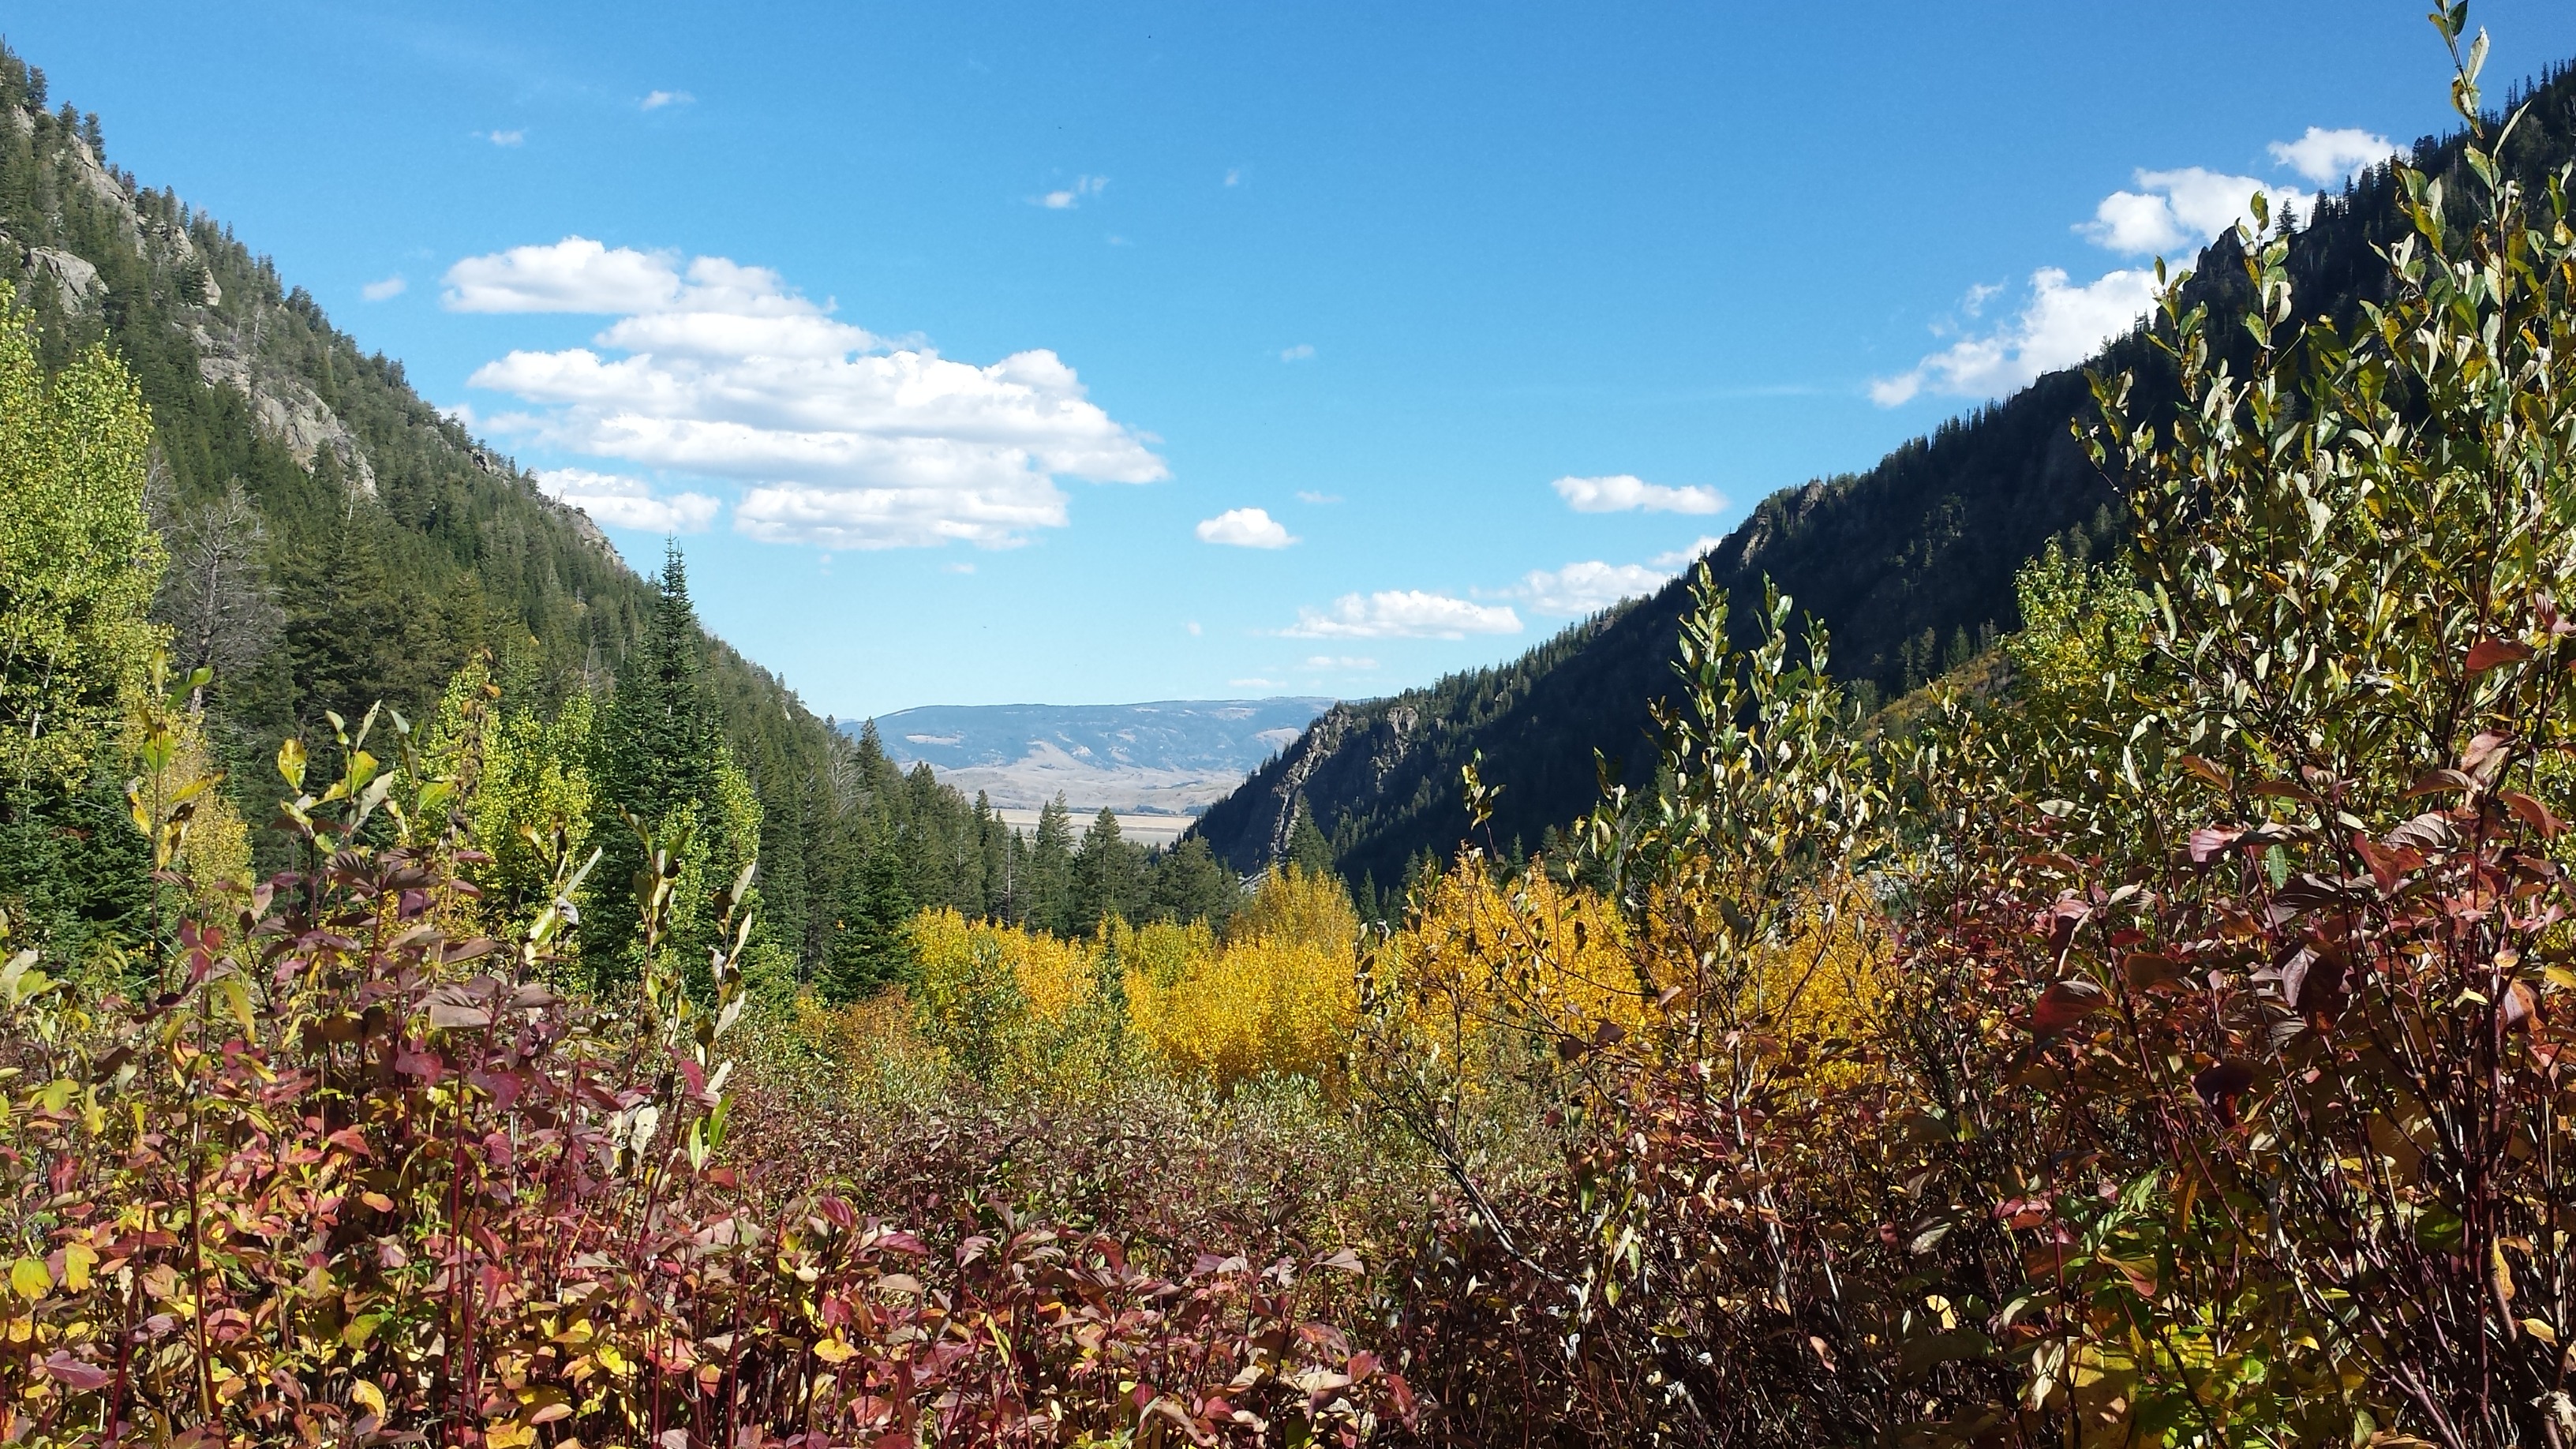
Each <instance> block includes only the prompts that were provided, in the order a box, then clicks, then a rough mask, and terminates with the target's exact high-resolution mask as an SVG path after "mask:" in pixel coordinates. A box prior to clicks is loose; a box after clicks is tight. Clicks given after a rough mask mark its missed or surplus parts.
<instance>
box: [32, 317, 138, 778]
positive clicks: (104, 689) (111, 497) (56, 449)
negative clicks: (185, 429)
mask: <svg viewBox="0 0 2576 1449" xmlns="http://www.w3.org/2000/svg"><path fill="white" fill-rule="evenodd" d="M27 326H28V322H27V315H26V313H25V312H24V311H23V310H21V309H20V308H19V307H18V305H17V302H16V299H15V295H14V293H12V292H10V291H9V289H8V288H7V287H6V286H5V285H0V788H5V789H14V790H21V791H23V790H28V789H32V788H37V787H39V786H42V787H45V788H49V789H50V788H59V787H63V786H68V785H72V784H74V783H76V782H78V781H79V780H81V779H82V778H83V777H84V776H85V775H86V774H87V772H88V768H89V764H90V759H91V756H92V755H93V754H94V753H95V752H96V751H97V750H98V749H99V747H100V745H101V743H102V741H103V740H104V739H105V738H106V737H107V734H108V732H109V730H110V728H111V726H112V725H113V724H114V723H115V721H116V720H117V718H118V717H119V715H120V713H121V712H122V710H123V708H124V707H125V704H126V702H127V700H128V698H129V697H130V696H131V695H133V694H134V692H135V691H136V690H138V689H139V688H140V687H141V686H142V684H143V681H144V675H145V672H146V671H147V669H148V668H149V667H150V664H151V659H152V654H153V651H154V649H155V648H157V647H158V646H159V644H160V642H161V638H160V631H159V630H158V629H157V628H156V627H154V626H153V624H152V623H151V622H150V621H149V619H148V618H147V617H146V611H147V610H148V609H149V608H150V606H151V602H152V594H153V590H154V589H155V588H156V587H157V586H158V585H159V583H160V578H161V569H162V563H163V554H162V549H161V543H160V540H159V539H158V538H157V537H155V536H154V534H153V533H152V530H151V527H150V525H149V523H148V521H147V519H146V517H145V513H144V507H143V487H144V480H145V476H146V471H147V469H146V465H147V459H148V457H149V455H150V452H151V448H152V422H151V418H150V416H149V415H148V414H147V413H146V412H145V411H144V406H143V397H142V394H141V393H140V391H138V390H137V388H136V387H135V385H134V381H133V379H132V378H131V377H129V376H128V375H127V373H126V370H125V368H124V366H123V365H122V364H121V363H119V362H118V361H117V360H116V359H115V358H114V357H112V356H110V355H109V354H108V353H107V351H106V350H105V349H104V348H96V347H93V348H90V349H88V350H86V351H84V352H82V353H81V354H80V355H79V356H78V357H77V358H75V359H74V360H73V362H72V364H71V365H70V366H69V367H67V368H65V369H64V370H63V371H62V372H60V373H59V374H57V375H55V376H53V377H51V378H48V377H46V376H45V374H44V372H43V370H42V369H41V368H40V367H39V366H38V365H37V361H36V352H35V346H34V341H33V339H32V338H31V337H30V336H29V334H28V330H27Z"/></svg>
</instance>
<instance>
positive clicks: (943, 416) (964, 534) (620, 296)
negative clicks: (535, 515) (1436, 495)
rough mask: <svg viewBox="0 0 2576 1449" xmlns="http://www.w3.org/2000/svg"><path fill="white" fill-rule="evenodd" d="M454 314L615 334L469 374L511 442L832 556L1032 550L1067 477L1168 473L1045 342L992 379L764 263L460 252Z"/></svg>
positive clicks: (606, 251) (566, 244)
mask: <svg viewBox="0 0 2576 1449" xmlns="http://www.w3.org/2000/svg"><path fill="white" fill-rule="evenodd" d="M446 280H447V287H446V291H445V293H444V296H443V300H444V302H445V303H446V305H447V306H448V307H449V308H451V309H452V310H456V311H462V312H500V313H516V312H573V313H594V314H606V315H610V316H613V317H614V318H615V319H616V320H615V321H613V322H611V323H610V324H609V325H608V326H607V327H606V328H605V329H603V330H602V331H600V332H599V333H598V334H596V335H595V336H594V337H593V338H592V339H591V341H592V343H593V346H591V347H573V348H566V349H563V350H560V351H551V352H534V351H516V352H512V353H510V354H509V355H507V356H505V357H502V358H500V359H498V360H496V361H493V362H489V363H486V364H484V365H483V366H482V367H480V368H478V369H476V370H475V372H474V373H473V375H472V376H471V377H469V378H468V379H467V381H468V383H469V384H470V385H472V386H474V387H478V388H483V389H487V390H490V391H494V392H501V393H507V394H510V395H511V396H513V397H515V398H517V399H519V400H520V401H521V402H523V403H525V404H528V405H530V406H529V408H528V409H527V410H525V411H518V412H510V413H502V414H497V415H494V416H492V417H490V418H488V419H486V425H487V426H488V427H490V428H491V429H492V430H493V431H495V432H499V433H512V434H518V435H522V436H525V437H527V438H529V439H531V440H533V441H534V442H537V443H539V444H541V445H543V446H546V447H549V448H553V449H556V450H559V451H562V452H567V453H574V454H579V455H582V456H586V457H593V458H602V459H612V460H616V461H618V462H622V463H627V464H631V465H635V466H640V467H645V468H651V469H656V470H666V471H670V472H678V473H686V474H694V475H699V476H703V477H708V478H718V479H728V480H732V481H735V482H737V483H739V484H740V485H742V487H743V490H744V491H743V493H742V495H741V497H740V499H739V500H738V501H737V502H736V503H735V505H734V509H733V514H734V526H735V527H736V528H737V529H739V530H740V531H742V532H744V533H746V534H749V535H751V536H752V537H754V538H759V539H764V540H768V541H773V542H801V543H811V544H816V545H819V546H821V547H824V548H830V549H849V548H899V547H911V546H920V545H930V544H939V543H945V542H949V541H952V540H954V541H963V542H968V543H974V544H979V545H983V546H986V547H1004V546H1008V545H1011V544H1015V543H1020V542H1024V541H1025V540H1026V538H1027V536H1028V534H1029V532H1030V531H1031V530H1034V529H1039V528H1059V527H1062V526H1064V524H1065V522H1066V516H1065V495H1064V493H1063V491H1062V490H1061V489H1060V488H1058V487H1057V485H1056V480H1057V479H1058V478H1060V477H1074V478H1083V479H1088V480H1091V481H1094V482H1104V483H1148V482H1155V481H1159V480H1161V479H1163V478H1167V477H1169V476H1170V473H1169V470H1168V469H1167V468H1166V467H1165V466H1164V463H1163V460H1162V459H1161V458H1159V457H1157V456H1156V455H1155V454H1154V453H1153V451H1152V450H1151V448H1150V447H1149V446H1148V444H1149V442H1150V441H1151V439H1150V436H1149V435H1146V434H1142V433H1139V432H1137V431H1136V430H1134V429H1132V428H1129V427H1127V426H1125V425H1124V424H1121V423H1119V422H1117V421H1115V420H1114V419H1112V418H1111V417H1110V416H1109V415H1108V414H1107V413H1106V412H1104V411H1102V410H1101V408H1100V407H1099V405H1098V404H1096V403H1093V402H1092V401H1091V400H1090V399H1089V397H1088V396H1087V395H1086V393H1085V391H1084V388H1083V385H1082V381H1081V379H1080V378H1079V377H1078V376H1076V375H1075V373H1074V370H1073V369H1072V368H1070V367H1068V366H1066V365H1065V363H1064V361H1063V359H1061V358H1059V357H1057V356H1056V354H1054V353H1053V352H1050V351H1046V350H1044V349H1038V350H1032V351H1028V352H1019V353H1014V354H1012V355H1011V356H1009V357H1005V358H1003V359H1002V360H1000V361H999V362H995V363H991V364H989V365H985V366H981V367H979V366H975V365H973V364H969V363H964V362H956V361H951V360H950V359H947V358H944V357H942V356H940V355H939V354H938V353H937V352H936V351H935V350H933V349H932V348H930V347H929V346H928V345H926V344H923V343H920V342H918V341H915V340H907V341H906V342H905V343H904V344H903V345H901V346H895V345H892V344H890V343H889V342H887V341H886V340H885V339H883V338H880V337H878V336H876V335H874V334H872V333H870V332H868V331H866V330H865V329H863V328H860V327H855V326H852V325H850V324H848V323H846V322H841V321H839V320H837V319H835V318H833V317H832V316H831V315H830V310H829V309H828V308H827V307H824V306H819V305H817V304H815V303H814V302H812V301H810V300H808V299H807V298H806V297H804V296H803V295H801V294H799V293H798V292H796V291H794V290H793V289H792V288H790V287H788V286H787V284H786V283H785V281H784V280H783V279H782V278H780V277H779V275H778V274H777V273H775V272H773V271H770V270H768V269H766V268H761V267H751V266H744V265H741V264H738V263H736V262H733V261H730V260H728V259H726V258H723V257H698V258H695V259H693V260H691V261H689V262H687V263H686V264H685V265H683V264H682V263H681V261H680V259H679V257H678V256H677V255H675V254H671V253H662V252H642V251H637V250H634V249H632V248H626V247H617V248H610V247H607V246H604V245H602V244H601V243H599V242H597V241H593V240H590V239H589V238H586V237H567V238H565V239H564V240H562V241H560V242H556V243H554V244H552V245H550V246H526V247H516V248H512V249H511V250H509V251H505V252H498V253H494V254H492V255H490V256H482V257H470V258H467V259H466V260H464V261H461V262H458V263H457V264H456V265H455V266H453V267H451V268H449V269H448V273H447V279H446Z"/></svg>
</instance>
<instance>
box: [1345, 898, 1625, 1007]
mask: <svg viewBox="0 0 2576 1449" xmlns="http://www.w3.org/2000/svg"><path fill="white" fill-rule="evenodd" d="M1629 934H1630V933H1629V930H1628V925H1627V922H1626V921H1625V920H1624V919H1622V917H1621V915H1620V913H1619V912H1618V911H1617V910H1616V909H1615V908H1613V907H1612V906H1611V904H1610V903H1609V902H1607V901H1604V900H1602V899H1601V897H1600V896H1599V895H1597V894H1595V893H1594V892H1592V891H1589V890H1586V889H1584V888H1582V887H1580V886H1571V885H1564V884H1560V883H1559V882H1557V881H1556V880H1554V879H1552V878H1551V877H1549V875H1548V874H1547V872H1546V871H1544V870H1539V869H1534V870H1531V871H1529V872H1528V873H1527V874H1525V875H1524V876H1523V877H1522V878H1521V879H1519V880H1517V881H1512V882H1508V883H1504V882H1498V881H1496V880H1495V879H1494V878H1493V877H1492V876H1491V875H1490V874H1489V873H1488V872H1486V871H1485V870H1484V869H1483V868H1482V867H1481V866H1480V865H1478V864H1476V863H1474V862H1463V861H1462V862H1461V863H1459V864H1458V865H1456V866H1454V867H1452V868H1451V869H1449V870H1448V871H1445V872H1443V873H1442V874H1441V875H1440V876H1438V877H1437V878H1436V879H1434V880H1433V881H1432V882H1431V883H1430V885H1429V887H1428V889H1427V890H1426V891H1425V892H1424V893H1423V895H1422V896H1421V898H1420V900H1419V902H1418V903H1417V905H1416V908H1415V910H1414V911H1413V913H1412V915H1411V916H1410V918H1409V919H1408V920H1407V921H1406V923H1405V927H1404V929H1403V930H1402V931H1400V932H1398V933H1397V934H1396V936H1395V938H1394V939H1393V940H1391V941H1389V942H1388V943H1387V944H1386V946H1385V947H1384V948H1383V949H1382V951H1381V953H1380V957H1379V960H1380V962H1381V963H1382V964H1383V965H1384V966H1386V967H1390V968H1393V969H1394V971H1396V972H1397V973H1399V974H1400V976H1401V978H1402V980H1403V982H1404V984H1405V989H1406V990H1407V992H1408V994H1409V996H1410V998H1411V1002H1410V1009H1411V1010H1412V1011H1413V1012H1415V1013H1416V1014H1417V1015H1419V1016H1421V1017H1422V1018H1423V1020H1422V1021H1420V1022H1419V1023H1417V1024H1418V1025H1423V1026H1429V1025H1432V1024H1434V1023H1435V1022H1438V1023H1442V1024H1445V1026H1446V1028H1447V1034H1449V1035H1451V1036H1452V1037H1453V1038H1455V1037H1480V1036H1481V1035H1482V1034H1483V1033H1484V1032H1485V1031H1486V1030H1487V1029H1489V1028H1491V1027H1493V1026H1495V1025H1497V1024H1508V1025H1509V1027H1510V1029H1512V1030H1513V1031H1515V1032H1526V1031H1528V1030H1530V1029H1532V1028H1533V1027H1535V1028H1537V1029H1539V1030H1542V1031H1545V1032H1546V1033H1548V1034H1550V1035H1554V1036H1558V1037H1560V1038H1565V1039H1582V1040H1589V1039H1592V1038H1594V1037H1595V1036H1596V1035H1597V1034H1599V1033H1600V1031H1601V1027H1602V1024H1603V1023H1605V1022H1607V1023H1610V1024H1611V1026H1612V1027H1613V1028H1615V1030H1616V1031H1617V1032H1619V1033H1621V1034H1625V1033H1627V1032H1632V1031H1634V1030H1636V1029H1637V1027H1638V1025H1639V1023H1640V1022H1641V1021H1642V1020H1643V1019H1644V1018H1645V1015H1646V1013H1647V1012H1648V1010H1649V1009H1650V1007H1651V1004H1652V1003H1651V999H1650V998H1649V997H1648V996H1647V994H1646V990H1645V986H1644V984H1643V978H1641V976H1640V974H1639V970H1638V962H1637V960H1636V957H1635V955H1634V953H1633V949H1632V942H1631V941H1630V939H1629Z"/></svg>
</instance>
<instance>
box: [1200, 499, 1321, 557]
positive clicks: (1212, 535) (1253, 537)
mask: <svg viewBox="0 0 2576 1449" xmlns="http://www.w3.org/2000/svg"><path fill="white" fill-rule="evenodd" d="M1198 535H1199V541H1200V542H1201V543H1221V544H1225V545H1227V546H1229V547H1232V548H1286V547H1287V546H1288V545H1290V544H1292V543H1295V542H1296V541H1297V540H1296V539H1295V538H1294V537H1292V536H1290V534H1289V532H1288V529H1287V526H1286V525H1284V524H1282V523H1280V522H1279V520H1277V519H1275V518H1272V517H1271V516H1270V513H1269V510H1267V509H1261V508H1229V509H1227V510H1226V511H1225V512H1223V513H1220V514H1218V515H1217V516H1216V517H1214V518H1205V519H1201V520H1200V521H1199V526H1198Z"/></svg>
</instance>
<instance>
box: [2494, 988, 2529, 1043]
mask: <svg viewBox="0 0 2576 1449" xmlns="http://www.w3.org/2000/svg"><path fill="white" fill-rule="evenodd" d="M2539 1010H2540V999H2539V998H2538V997H2535V996H2533V995H2532V994H2531V988H2530V987H2528V986H2526V985H2524V984H2523V983H2521V982H2519V981H2516V982H2514V983H2513V984H2512V985H2510V986H2507V987H2506V988H2505V989H2504V999H2503V1000H2502V1001H2499V1002H2497V1003H2496V1020H2497V1021H2498V1022H2499V1023H2500V1024H2501V1025H2502V1026H2503V1027H2504V1029H2505V1030H2507V1031H2514V1030H2517V1029H2521V1030H2528V1029H2529V1028H2530V1026H2531V1018H2532V1016H2533V1014H2534V1013H2536V1012H2538V1011H2539Z"/></svg>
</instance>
